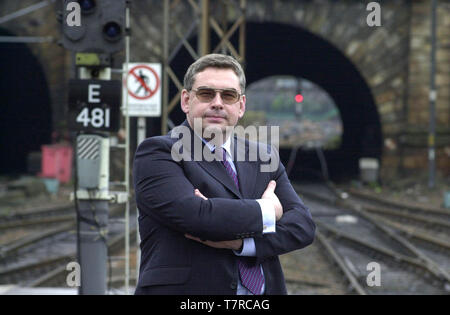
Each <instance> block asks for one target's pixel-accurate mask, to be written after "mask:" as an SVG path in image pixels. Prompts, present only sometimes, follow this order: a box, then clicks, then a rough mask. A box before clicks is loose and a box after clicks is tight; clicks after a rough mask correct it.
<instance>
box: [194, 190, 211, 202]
mask: <svg viewBox="0 0 450 315" xmlns="http://www.w3.org/2000/svg"><path fill="white" fill-rule="evenodd" d="M194 194H195V195H196V196H197V197H200V198H203V199H205V200H208V198H206V197H205V196H203V194H202V193H201V192H200V190H198V189H196V190H194Z"/></svg>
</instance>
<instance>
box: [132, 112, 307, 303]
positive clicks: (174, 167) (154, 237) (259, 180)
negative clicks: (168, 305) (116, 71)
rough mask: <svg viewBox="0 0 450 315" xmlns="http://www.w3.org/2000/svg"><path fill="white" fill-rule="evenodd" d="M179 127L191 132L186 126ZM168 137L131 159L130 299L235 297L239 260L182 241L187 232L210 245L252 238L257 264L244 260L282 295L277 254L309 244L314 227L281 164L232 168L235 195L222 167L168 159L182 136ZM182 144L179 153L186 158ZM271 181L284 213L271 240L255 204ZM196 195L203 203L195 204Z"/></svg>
mask: <svg viewBox="0 0 450 315" xmlns="http://www.w3.org/2000/svg"><path fill="white" fill-rule="evenodd" d="M182 126H185V129H187V128H186V126H187V127H189V125H188V123H187V121H185V122H184V123H183V125H182ZM188 130H189V132H190V133H191V137H192V139H191V145H192V147H194V143H193V141H194V139H198V140H199V138H198V137H196V136H195V135H193V133H192V132H193V131H192V129H190V127H189V129H188ZM172 133H173V130H172V131H171V132H170V133H169V134H168V135H165V136H157V137H151V138H148V139H146V140H145V141H144V142H142V144H140V145H139V147H138V149H137V152H136V155H135V161H134V168H133V177H134V186H135V193H136V202H137V205H138V208H139V229H140V236H141V251H142V254H141V266H140V275H139V282H138V286H137V289H136V292H135V293H136V294H208V295H209V294H220V295H222V294H225V295H232V294H236V288H237V279H238V277H239V275H238V272H239V271H238V266H237V259H238V256H236V255H235V254H234V253H233V251H232V250H230V249H216V248H212V247H209V246H206V245H203V244H202V243H200V242H197V241H194V240H190V239H187V238H186V237H185V236H184V234H186V233H188V234H191V235H194V236H197V237H199V238H201V239H204V240H212V241H223V240H232V239H238V238H246V237H253V238H254V240H255V246H256V257H246V258H244V259H247V260H249V261H251V262H253V263H257V264H262V268H263V270H264V276H265V286H266V291H265V293H266V294H286V287H285V282H284V276H283V272H282V270H281V265H280V262H279V259H278V255H281V254H284V253H287V252H290V251H293V250H296V249H300V248H302V247H305V246H307V245H309V244H311V243H312V241H313V238H314V231H315V225H314V223H313V221H312V218H311V214H310V212H309V210H308V209H307V208H306V207H305V205H304V204H303V202H302V201H301V200H300V198H299V197H298V195H297V194H296V193H295V191H294V189H293V188H292V186H291V184H290V182H289V180H288V178H287V175H286V172H285V169H284V166H283V165H282V163H279V166H278V168H277V169H276V170H275V171H273V172H261V171H260V165H261V164H262V162H261V161H255V162H249V161H244V162H239V161H236V162H234V163H235V166H236V169H237V173H238V178H239V185H240V191H239V190H237V189H236V187H235V185H234V183H233V181H232V179H231V177H230V176H229V175H228V174H227V172H226V170H225V168H224V166H223V165H222V163H221V162H220V161H213V162H207V161H185V160H181V161H178V160H179V159H175V160H174V159H173V157H172V154H171V149H172V146H173V145H174V144H176V143H178V144H180V143H181V140H180V139H182V137H181V135H179V136H178V137H175V138H171V137H170V135H171V134H172ZM183 137H184V136H183ZM184 139H185V140H187V138H184ZM232 140H233V141H232V143H233V144H232V148H236V147H237V146H236V144H238V143H239V144H241V145H245V150H247V151H248V150H249V148H250V146H252V145H253V146H255V145H258V144H257V143H254V142H249V141H247V140H241V139H238V138H236V137H233V139H232ZM239 141H244V142H239ZM200 142H201V140H200ZM186 143H187V142H184V144H183V145H181V150H179V151H180V152H183V153H188V155H189V154H191V156H192V151H193V150H191V152H189V149H188V148H186V147H187V146H186ZM202 145H203V143H201V144H200V146H202ZM259 145H261V144H259ZM192 147H191V148H192ZM238 147H239V146H238ZM265 147H266V148H267V145H265ZM272 179H274V180H276V182H277V186H276V190H275V193H276V195H277V196H278V198H279V200H280V202H281V204H282V206H283V210H284V214H283V216H282V218H281V219H280V220H279V221H277V222H276V233H271V234H262V230H263V226H262V215H261V210H260V206H259V204H258V203H257V202H256V199H260V198H261V196H262V194H263V192H264V190H265V189H266V187H267V184H268V183H269V181H270V180H272ZM195 188H198V189H199V190H200V192H202V194H203V195H204V196H206V197H207V198H208V200H203V199H202V198H199V197H196V196H195V195H194V189H195Z"/></svg>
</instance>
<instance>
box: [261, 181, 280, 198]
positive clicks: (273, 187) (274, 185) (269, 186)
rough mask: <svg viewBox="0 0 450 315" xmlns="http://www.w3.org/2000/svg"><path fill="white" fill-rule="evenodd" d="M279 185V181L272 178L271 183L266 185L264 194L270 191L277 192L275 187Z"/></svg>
mask: <svg viewBox="0 0 450 315" xmlns="http://www.w3.org/2000/svg"><path fill="white" fill-rule="evenodd" d="M276 187H277V182H276V181H274V180H271V181H270V182H269V184H268V185H267V187H266V190H265V191H264V193H263V196H265V195H266V194H270V193H275V188H276Z"/></svg>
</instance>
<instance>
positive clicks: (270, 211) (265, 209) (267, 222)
mask: <svg viewBox="0 0 450 315" xmlns="http://www.w3.org/2000/svg"><path fill="white" fill-rule="evenodd" d="M256 201H257V202H258V203H259V206H260V208H261V214H262V219H263V231H262V232H263V234H266V233H275V232H276V230H275V226H276V218H275V207H274V205H273V204H272V202H271V201H269V200H265V199H257V200H256Z"/></svg>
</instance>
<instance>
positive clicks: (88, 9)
mask: <svg viewBox="0 0 450 315" xmlns="http://www.w3.org/2000/svg"><path fill="white" fill-rule="evenodd" d="M78 4H79V5H80V8H81V11H82V12H83V13H84V14H90V13H92V12H94V10H95V7H96V6H97V4H96V3H95V0H78Z"/></svg>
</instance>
